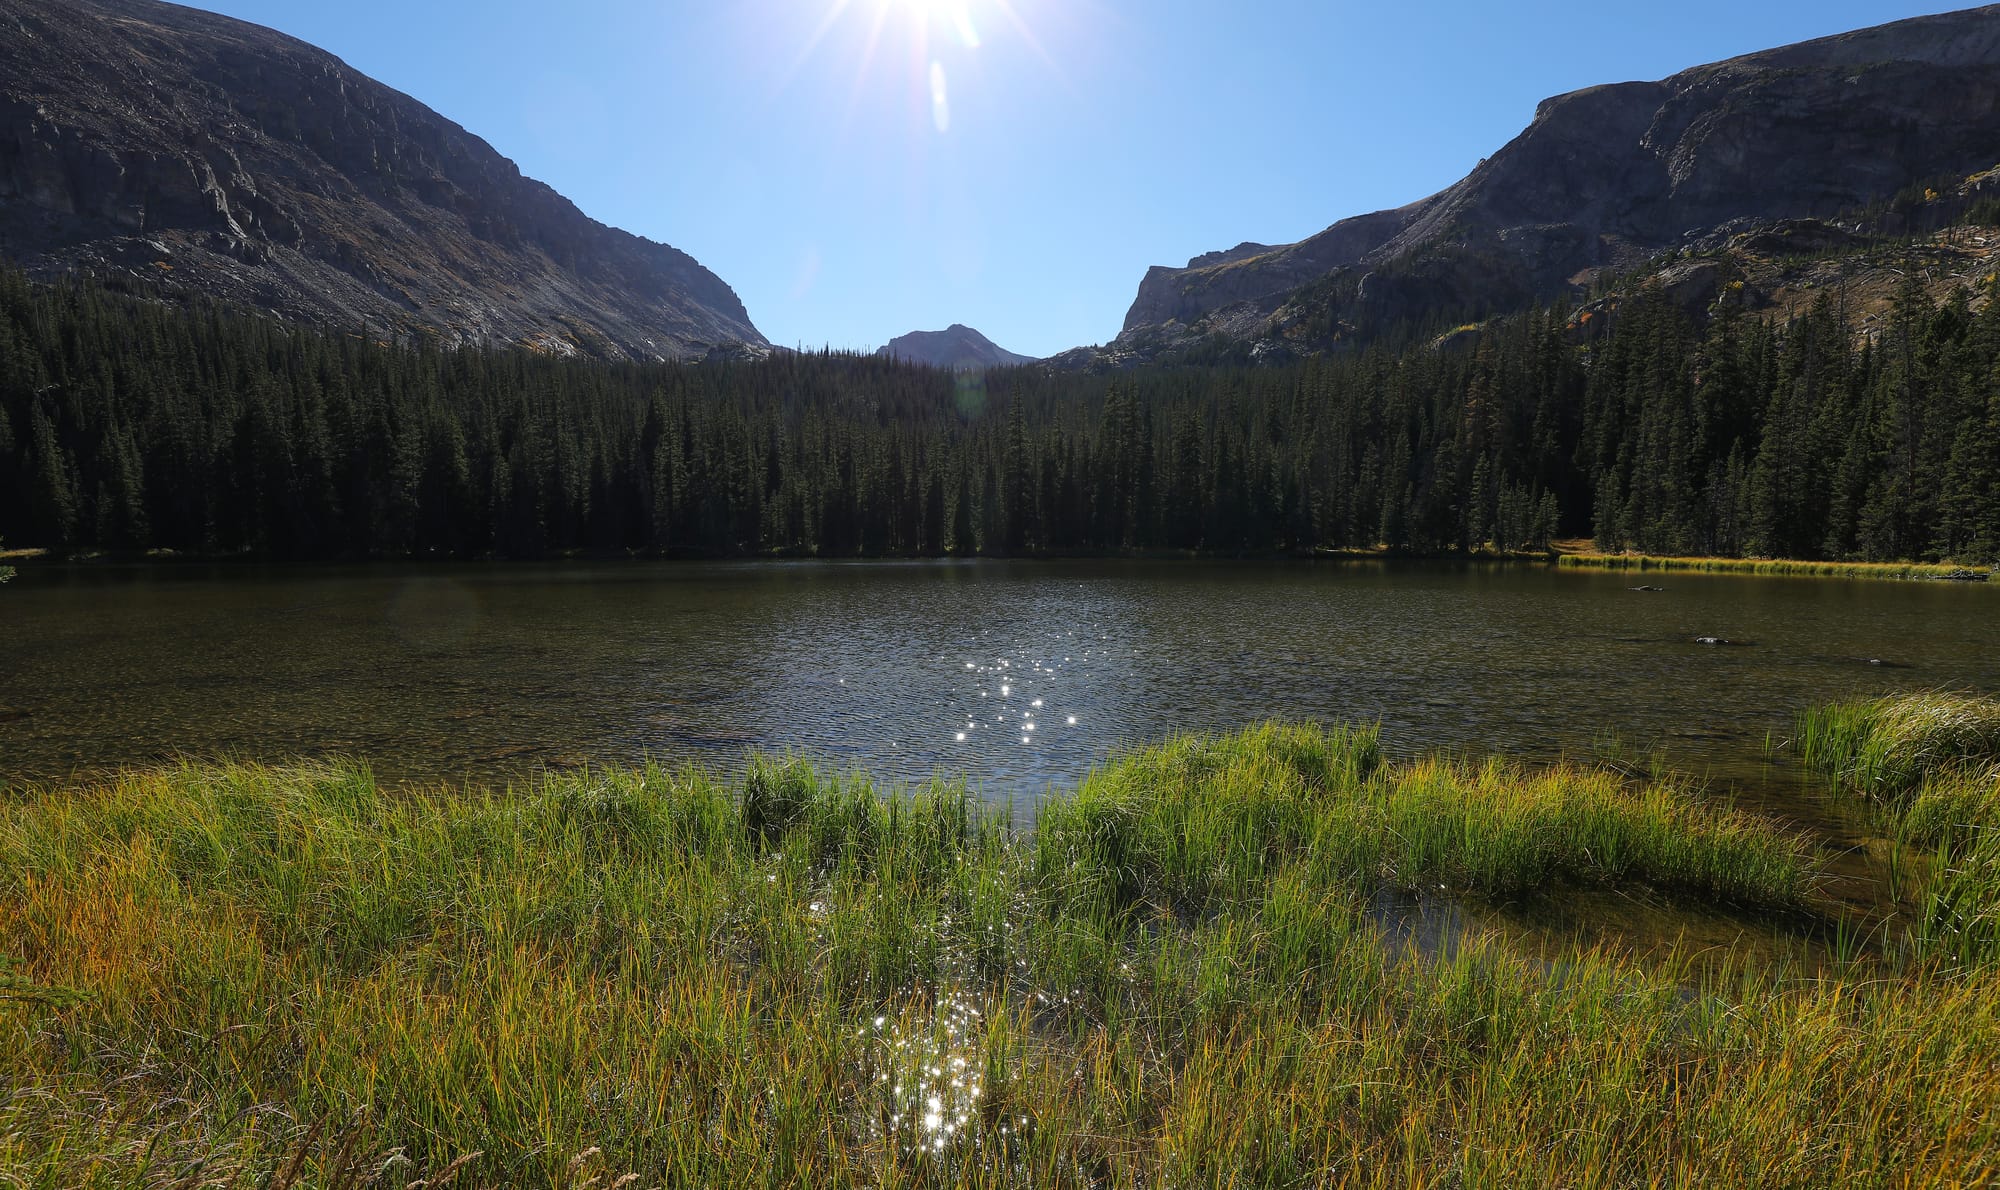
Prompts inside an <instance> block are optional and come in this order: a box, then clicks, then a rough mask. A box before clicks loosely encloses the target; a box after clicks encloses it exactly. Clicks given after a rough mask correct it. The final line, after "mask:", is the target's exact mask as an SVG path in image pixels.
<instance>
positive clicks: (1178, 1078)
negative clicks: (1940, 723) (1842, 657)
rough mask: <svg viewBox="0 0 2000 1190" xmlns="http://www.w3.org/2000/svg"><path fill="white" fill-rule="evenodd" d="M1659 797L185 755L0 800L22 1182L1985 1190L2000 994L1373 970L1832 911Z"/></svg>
mask: <svg viewBox="0 0 2000 1190" xmlns="http://www.w3.org/2000/svg"><path fill="white" fill-rule="evenodd" d="M1813 881H1814V874H1813V871H1812V869H1811V866H1810V864H1809V863H1808V862H1807V861H1806V859H1805V857H1804V853H1803V852H1802V850H1801V848H1800V845H1799V844H1798V842H1797V841H1796V840H1794V839H1793V838H1792V837H1790V836H1789V835H1787V834H1785V833H1784V832H1781V831H1779V830H1776V829H1774V828H1773V827H1771V826H1769V825H1768V824H1766V823H1763V822H1762V821H1760V820H1757V819H1755V818H1751V817H1749V816H1745V815H1740V814H1736V813H1734V812H1731V811H1728V810H1723V809H1717V808H1712V807H1708V806H1706V805H1704V804H1703V803H1701V802H1700V801H1699V800H1698V799H1695V798H1693V797H1692V796H1691V795H1690V793H1689V791H1687V790H1684V789H1679V788H1676V787H1673V786H1670V785H1651V786H1643V787H1639V788H1633V787H1631V786H1629V785H1627V784H1626V783H1624V782H1620V781H1618V780H1617V779H1615V778H1614V777H1611V776H1607V775H1604V774H1598V773H1594V772H1591V771H1588V770H1581V769H1568V768H1565V769H1553V770H1531V769H1523V768H1519V767H1514V766H1508V765H1502V764H1487V765H1473V764H1468V763H1463V762H1452V761H1444V760H1430V761H1420V762H1416V763H1413V764H1409V765H1405V766H1394V765H1389V764H1386V763H1385V762H1384V761H1383V759H1382V756H1381V751H1380V747H1379V743H1378V741H1377V740H1376V737H1375V734H1374V733H1373V732H1372V731H1340V730H1334V731H1324V730H1320V729H1317V728H1306V727H1288V726H1267V727H1262V728H1257V729H1254V730H1252V731H1249V732H1245V733H1243V734H1241V735H1237V736H1231V737H1227V738H1221V739H1213V738H1202V739H1178V740H1174V741H1171V742H1169V743H1167V744H1165V745H1162V746H1159V747H1156V748H1150V749H1146V750H1142V751H1140V752H1137V753H1134V754H1132V755H1130V756H1127V757H1123V758H1120V759H1118V760H1116V761H1114V762H1112V763H1110V764H1108V765H1106V766H1104V767H1103V768H1102V769H1100V770H1099V771H1097V772H1095V773H1094V774H1092V775H1091V776H1090V777H1089V778H1088V779H1087V780H1085V781H1084V782H1083V783H1082V785H1081V787H1080V788H1079V789H1078V790H1077V791H1076V792H1075V793H1074V794H1073V795H1071V796H1069V797H1065V798H1059V799H1055V800H1052V801H1051V802H1050V803H1049V804H1048V806H1047V808H1046V809H1045V810H1044V811H1043V812H1042V814H1041V817H1040V819H1039V821H1038V823H1037V824H1036V829H1034V830H1033V831H1026V832H1016V831H1015V830H1013V829H1011V828H1010V827H1009V826H1008V825H1007V824H1006V823H1005V822H1004V821H1002V820H1001V818H999V817H998V816H997V815H996V814H994V813H992V812H989V811H987V810H985V809H984V808H982V807H980V806H979V805H978V804H977V803H976V802H974V801H973V800H972V799H971V798H969V797H968V796H967V793H966V791H965V790H964V789H963V787H961V786H957V785H953V784H948V783H937V784H931V785H926V786H922V787H919V788H915V789H898V790H879V789H875V788H873V787H871V786H870V785H869V784H868V783H867V782H866V781H865V780H863V779H860V778H857V777H839V778H835V777H829V776H827V775H826V774H824V773H822V772H820V771H818V770H816V769H814V768H813V767H812V766H810V765H807V764H805V763H803V762H800V761H795V760H779V759H765V760H758V761H755V762H754V763H753V764H752V765H751V766H750V768H749V770H748V772H747V773H746V774H745V775H744V776H743V777H742V778H740V779H739V780H737V781H735V782H725V781H723V780H721V779H719V778H717V777H715V776H713V775H711V774H709V773H706V772H702V771H697V770H692V769H673V770H670V769H663V768H657V767H655V768H648V769H644V770H635V771H619V772H596V771H592V772H579V773H571V774H566V775H562V776H552V777H549V778H547V779H546V780H544V781H542V782H541V783H539V784H537V785H535V786H534V787H532V788H527V789H517V790H513V791H509V792H506V793H496V792H487V791H481V790H459V791H446V790H439V791H433V792H428V793H395V792H390V791H385V790H384V789H382V788H381V787H379V786H378V785H377V784H376V783H375V782H374V781H373V780H372V779H371V777H370V775H369V774H368V772H367V770H366V769H364V768H360V767H358V766H353V765H338V764H336V765H322V766H310V765H308V766H298V767H291V768H284V769H264V768H257V767H251V766H234V767H181V768H176V769H171V770H166V771H161V772H154V773H146V774H135V775H131V776H126V777H122V778H119V779H117V780H115V781H109V782H104V783H101V784H95V785H87V786H76V787H67V788H55V787H51V788H41V789H30V790H26V791H16V792H15V793H13V794H10V795H9V796H8V797H7V799H6V800H5V801H0V954H4V955H6V956H7V957H8V958H9V960H10V962H9V963H8V964H6V965H5V968H4V971H5V981H4V982H0V1088H5V1090H0V1179H4V1180H6V1181H8V1182H9V1183H10V1184H22V1185H29V1186H50V1187H57V1186H60V1187H71V1186H142V1185H174V1184H180V1185H190V1186H193V1185H243V1186H250V1185H260V1186H277V1187H289V1186H342V1187H345V1186H361V1185H382V1186H388V1185H394V1186H411V1185H430V1186H436V1185H464V1186H472V1185H547V1186H579V1187H580V1186H586V1185H588V1186H598V1187H605V1186H619V1187H623V1186H637V1185H645V1186H655V1185H667V1186H708V1185H726V1186H745V1187H748V1186H793V1185H797V1186H820V1185H849V1184H854V1185H875V1186H898V1187H900V1186H913V1187H914V1186H935V1185H972V1186H1022V1185H1037V1186H1040V1185H1049V1186H1140V1185H1145V1186H1164V1185H1175V1186H1179V1185H1224V1184H1232V1185H1322V1184H1330V1183H1343V1182H1344V1183H1350V1184H1357V1185H1412V1184H1418V1185H1421V1184H1454V1185H1455V1184H1490V1183H1495V1182H1499V1183H1521V1182H1533V1183H1535V1184H1573V1185H1584V1184H1590V1185H1601V1184H1625V1183H1633V1184H1714V1183H1716V1182H1717V1181H1722V1182H1736V1183H1739V1184H1756V1185H1762V1186H1772V1185H1777V1186H1785V1185H1794V1186H1807V1185H1827V1184H1848V1183H1864V1184H1865V1183H1887V1182H1892V1181H1915V1182H1936V1183H1950V1182H1952V1181H1954V1180H1956V1181H1959V1182H1971V1181H1976V1180H1977V1179H1978V1177H1979V1176H1981V1171H1987V1170H1990V1169H1991V1168H1993V1166H1994V1163H1995V1162H1996V1161H2000V1103H1996V1102H1995V1099H1994V1097H1993V1096H1992V1095H1991V1094H1990V1088H1991V1077H1992V1072H1993V1071H1994V1070H1995V1069H1996V1068H2000V1029H1997V1028H1996V1024H2000V1021H1996V1020H1995V1017H1996V1015H2000V996H1996V995H1995V994H1994V993H1995V991H1996V990H2000V988H1996V984H1995V982H1994V980H1993V979H1991V978H1990V977H1989V978H1974V977H1970V976H1949V977H1947V976H1944V975H1940V974H1936V973H1933V972H1929V971H1925V970H1916V971H1912V972H1908V973H1903V974H1895V975H1891V976H1886V977H1885V976H1884V975H1883V973H1882V972H1880V971H1871V972H1869V973H1868V974H1869V977H1868V978H1859V977H1857V978H1856V979H1854V980H1853V981H1851V982H1848V981H1841V980H1817V979H1802V978H1794V977H1792V976H1790V975H1788V974H1786V973H1784V972H1774V971H1759V970H1754V969H1744V970H1740V971H1736V972H1734V973H1732V974H1731V975H1729V976H1726V977H1725V976H1721V975H1718V974H1716V973H1715V969H1714V968H1713V967H1711V966H1706V965H1703V966H1699V967H1698V966H1697V965H1695V964H1692V963H1689V962H1685V961H1683V960H1682V959H1680V958H1677V957H1674V956H1668V957H1667V958H1665V959H1663V960H1661V961H1660V963H1659V965H1658V966H1648V967H1644V968H1642V967H1639V966H1636V965H1634V964H1632V963H1631V962H1628V961H1626V960H1623V959H1620V958H1617V957H1614V956H1611V955H1608V954H1604V953H1598V952H1583V953H1577V954H1574V955H1572V956H1570V957H1569V958H1567V959H1565V960H1564V961H1562V962H1559V963H1554V964H1551V963H1548V962H1544V961H1540V960H1535V959H1529V958H1525V957H1522V956H1520V955H1517V954H1516V953H1514V952H1513V951H1511V950H1510V948H1509V947H1508V946H1507V945H1506V944H1505V943H1504V942H1503V941H1501V940H1499V939H1497V938H1494V937H1487V936H1475V937H1472V938H1468V939H1466V940H1465V941H1464V942H1463V944H1462V945H1460V946H1458V947H1457V948H1455V950H1454V951H1453V952H1452V953H1451V954H1450V956H1449V957H1447V958H1444V959H1441V960H1425V959H1421V958H1416V957H1412V956H1410V955H1409V954H1407V953H1405V952H1402V951H1399V950H1397V949H1395V948H1392V947H1389V946H1385V945H1382V939H1381V937H1380V935H1379V933H1378V931H1377V928H1376V927H1375V926H1374V925H1372V924H1371V923H1370V920H1369V918H1368V916H1367V913H1366V904H1367V898H1368V895H1369V894H1370V893H1371V892H1372V891H1373V890H1376V889H1379V888H1383V887H1410V888H1416V887H1422V888H1427V889H1428V888H1434V887H1435V886H1437V885H1443V886H1445V888H1447V889H1458V890H1479V891H1484V892H1500V893H1504V892H1505V891H1506V890H1509V889H1518V888H1526V887H1542V886H1546V885H1548V884H1550V883H1552V882H1553V883H1562V882H1575V883H1579V884H1587V885H1590V886H1593V887H1608V888H1627V887H1635V886H1642V885H1643V886H1645V887H1647V888H1649V889H1651V890H1654V891H1655V892H1657V894H1658V895H1661V896H1664V897H1667V898H1670V899H1674V900H1680V901H1685V902H1687V903H1691V904H1706V903H1710V902H1712V901H1715V900H1726V901H1729V902H1731V903H1733V904H1737V905H1757V906H1766V907H1786V906H1795V905H1802V904H1807V903H1810V901H1811V899H1812V897H1813V895H1814V894H1813Z"/></svg>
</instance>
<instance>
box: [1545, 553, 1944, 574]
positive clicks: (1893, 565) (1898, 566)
mask: <svg viewBox="0 0 2000 1190" xmlns="http://www.w3.org/2000/svg"><path fill="white" fill-rule="evenodd" d="M1556 565H1557V566H1559V567H1565V568H1570V569H1580V570H1642V571H1651V570H1656V571H1663V572H1673V571H1692V572H1697V573H1710V574H1758V575H1766V576H1786V575H1791V576H1797V577H1802V578H1871V579H1941V578H1949V577H1951V576H1952V575H1953V574H1956V573H1959V572H1961V571H1964V570H1966V569H1967V568H1966V567H1963V566H1959V565H1956V564H1954V563H1950V562H1943V563H1932V562H1802V561H1797V560H1794V559H1787V558H1702V557H1693V558H1676V557H1660V556H1656V555H1652V554H1601V553H1592V552H1582V553H1566V554H1558V555H1556Z"/></svg>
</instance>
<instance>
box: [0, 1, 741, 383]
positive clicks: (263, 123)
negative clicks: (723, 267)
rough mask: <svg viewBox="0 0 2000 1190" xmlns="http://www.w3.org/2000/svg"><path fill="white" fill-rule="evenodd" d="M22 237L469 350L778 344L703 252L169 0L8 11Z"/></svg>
mask: <svg viewBox="0 0 2000 1190" xmlns="http://www.w3.org/2000/svg"><path fill="white" fill-rule="evenodd" d="M0 253H4V254H5V255H6V256H7V257H9V258H12V259H13V260H14V261H16V262H18V263H20V264H23V265H26V266H27V267H28V268H30V269H31V271H34V272H37V273H41V274H44V275H46V274H52V273H58V272H61V271H65V270H71V269H90V270H95V271H98V272H101V273H111V274H115V273H119V272H128V273H134V274H137V275H140V276H143V277H146V278H148V279H149V280H152V281H154V282H155V283H157V284H159V285H161V286H162V287H164V288H166V289H167V290H169V291H170V292H171V291H176V290H178V291H184V292H193V293H200V294H205V295H209V296H213V297H217V298H221V299H224V300H229V301H234V302H239V303H242V304H245V305H249V306H253V307H257V308H261V309H266V310H270V311H273V312H275V313H278V314H281V315H283V316H286V317H289V318H294V319H299V320H302V321H306V322H310V323H313V324H315V325H319V326H323V327H335V328H355V327H359V326H362V325H365V326H367V327H368V328H369V329H370V330H371V331H372V332H374V333H379V334H384V335H389V334H394V335H402V336H408V335H420V334H421V335H431V336H435V337H436V338H437V339H438V340H439V341H441V342H444V343H450V344H461V343H480V344H518V345H524V346H528V347H532V348H536V349H540V350H547V351H553V352H557V353H561V354H578V353H581V354H592V355H601V356H607V357H612V358H639V359H651V358H680V357H686V356H690V355H705V354H707V353H709V352H710V351H712V350H716V349H721V350H725V351H729V350H743V349H745V348H746V347H747V348H748V349H749V350H752V351H761V350H763V349H764V348H765V346H766V345H765V342H764V338H763V336H762V335H761V334H759V333H758V331H757V329H756V327H754V326H752V325H751V323H750V319H749V316H748V314H747V313H746V312H745V311H744V308H743V304H742V302H740V301H739V300H738V299H737V297H736V295H735V293H734V292H732V291H731V290H730V288H729V286H727V285H726V284H724V283H723V282H722V281H721V279H719V278H718V277H716V276H715V275H714V274H713V273H711V272H709V271H708V270H707V269H705V268H703V267H702V266H701V265H700V264H698V263H697V262H696V261H695V260H694V259H693V258H692V257H690V256H688V255H687V254H686V253H684V252H681V251H678V250H677V249H674V248H671V247H668V246H666V245H664V244H658V243H654V242H652V241H649V240H645V239H641V238H640V237H638V236H634V235H630V234H627V233H625V232H622V231H618V230H616V229H613V228H609V227H606V226H604V225H603V224H601V223H598V222H596V221H594V220H592V219H589V218H587V217H586V216H584V215H583V213H582V212H580V211H578V210H577V209H576V207H575V206H574V205H573V204H571V203H570V202H569V201H568V200H567V199H565V198H563V197H562V196H561V195H559V194H557V193H556V192H555V191H554V190H551V189H550V188H549V187H547V186H545V185H543V184H541V183H539V182H536V181H533V180H531V179H528V178H524V177H523V176H521V173H520V171H519V170H518V169H516V168H515V166H514V165H513V163H512V162H510V161H508V160H506V159H505V158H503V157H501V156H500V155H499V154H498V153H496V152H495V151H494V150H493V149H492V147H491V146H489V145H487V144H486V142H484V141H482V140H480V139H479V138H478V137H476V136H473V135H472V134H470V133H468V132H467V131H465V129H463V128H461V127H459V126H458V125H457V124H454V123H452V122H451V121H449V120H447V119H445V118H444V117H442V116H440V115H438V114H437V113H436V112H433V111H431V110H430V109H429V108H427V107H425V106H423V105H422V104H420V103H418V102H417V101H415V100H414V99H411V98H410V97H409V96H407V95H403V94H401V93H399V92H397V91H394V90H392V89H390V88H388V87H386V86H383V85H382V84H380V83H377V82H375V81H374V80H372V79H369V78H367V77H365V76H363V75H361V74H359V73H358V72H356V71H355V70H353V69H352V68H351V67H349V66H347V65H346V64H345V63H343V62H341V61H340V60H339V59H337V58H335V57H333V56H332V55H330V54H327V53H325V52H323V51H321V50H318V49H315V48H314V47H312V46H309V45H307V44H305V43H303V42H300V41H297V40H294V39H292V38H289V37H285V36H283V35H281V34H278V33H275V32H272V31H271V30H268V29H264V28H261V27H259V26H256V25H251V24H246V23H244V22H241V21H236V20H232V19H229V18H226V17H221V16H216V15H213V14H210V13H205V12H200V11H196V10H194V9H188V8H182V7H179V6H177V5H172V4H164V3H158V2H156V0H8V3H7V4H6V5H5V6H4V8H0Z"/></svg>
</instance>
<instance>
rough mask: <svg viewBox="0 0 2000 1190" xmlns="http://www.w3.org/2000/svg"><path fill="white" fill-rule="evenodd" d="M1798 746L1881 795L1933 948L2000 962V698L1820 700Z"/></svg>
mask: <svg viewBox="0 0 2000 1190" xmlns="http://www.w3.org/2000/svg"><path fill="white" fill-rule="evenodd" d="M1794 746H1795V748H1796V749H1797V751H1798V754H1799V757H1800V759H1801V760H1802V761H1804V762H1805V763H1806V764H1807V765H1808V766H1810V767H1812V768H1814V769H1816V770H1818V771H1820V772H1821V773H1823V774H1825V775H1826V776H1828V777H1829V778H1830V779H1831V780H1832V781H1833V783H1834V784H1835V786H1836V787H1837V788H1839V789H1843V790H1846V791H1850V792H1852V793H1855V794H1857V795H1860V796H1864V797H1867V798H1869V799H1870V800H1871V802H1872V803H1873V804H1874V806H1875V808H1876V812H1877V814H1878V815H1879V816H1880V817H1881V818H1882V819H1883V820H1884V822H1885V825H1886V827H1887V829H1888V831H1889V833H1890V834H1891V835H1892V837H1893V840H1894V843H1895V845H1896V846H1897V847H1898V848H1899V849H1900V851H1901V852H1902V853H1906V854H1907V856H1908V859H1909V861H1910V862H1909V863H1908V865H1907V869H1906V870H1907V873H1908V874H1907V876H1906V877H1905V879H1904V881H1903V882H1904V883H1905V884H1906V885H1907V887H1906V888H1905V889H1903V890H1901V891H1902V895H1903V896H1905V897H1906V898H1907V899H1908V900H1910V901H1911V902H1912V903H1913V905H1914V912H1915V916H1916V919H1917V920H1916V927H1915V934H1916V939H1917V941H1918V943H1919V945H1920V946H1921V947H1922V948H1923V949H1924V950H1925V951H1926V952H1928V953H1930V954H1933V955H1936V956H1939V957H1941V958H1944V959H1946V960H1949V961H1951V962H1954V963H1958V964H1962V965H1970V966H1982V965H1983V966H1986V967H1989V968H1995V969H2000V700H1995V699H1989V698H1980V697H1976V696H1972V695H1964V694H1952V693H1944V692H1933V693H1925V694H1905V695H1895V696H1891V697H1887V698H1880V699H1873V700H1868V701H1862V702H1847V703H1832V704H1828V705H1825V706H1818V707H1813V708H1811V709H1810V710H1807V711H1806V712H1804V713H1803V714H1801V715H1800V716H1799V720H1798V727H1797V738H1796V740H1795V741H1794Z"/></svg>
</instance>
